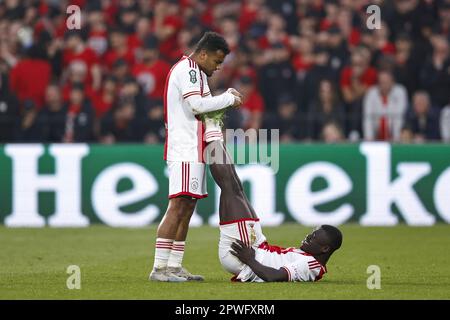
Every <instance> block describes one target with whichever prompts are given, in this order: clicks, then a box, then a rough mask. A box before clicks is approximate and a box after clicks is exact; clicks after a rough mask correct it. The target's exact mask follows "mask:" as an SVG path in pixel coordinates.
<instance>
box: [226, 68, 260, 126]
mask: <svg viewBox="0 0 450 320" xmlns="http://www.w3.org/2000/svg"><path fill="white" fill-rule="evenodd" d="M233 87H236V89H237V90H238V91H239V92H240V93H241V94H242V95H243V96H244V99H243V101H242V106H241V107H240V108H239V109H235V110H230V111H229V112H228V113H227V118H228V119H227V120H229V121H227V123H228V125H227V128H229V129H239V128H241V129H244V130H247V129H255V130H258V129H260V128H261V126H262V121H263V113H264V101H263V98H262V97H261V95H260V94H259V92H258V90H257V89H256V85H255V83H254V80H253V79H252V78H251V77H250V76H242V77H241V78H240V79H239V81H237V83H236V85H235V86H233Z"/></svg>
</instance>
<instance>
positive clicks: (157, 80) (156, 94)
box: [132, 37, 170, 101]
mask: <svg viewBox="0 0 450 320" xmlns="http://www.w3.org/2000/svg"><path fill="white" fill-rule="evenodd" d="M169 70H170V65H169V64H168V63H167V62H165V61H164V60H161V59H159V53H158V39H157V38H156V37H149V38H147V39H145V42H144V46H143V51H142V63H138V64H136V65H135V66H134V68H133V70H132V74H133V76H134V77H136V79H137V81H138V82H139V84H140V85H141V86H142V87H143V89H144V93H145V94H146V95H147V96H148V97H150V99H155V100H159V101H162V99H163V98H164V85H165V82H166V77H167V74H168V73H169Z"/></svg>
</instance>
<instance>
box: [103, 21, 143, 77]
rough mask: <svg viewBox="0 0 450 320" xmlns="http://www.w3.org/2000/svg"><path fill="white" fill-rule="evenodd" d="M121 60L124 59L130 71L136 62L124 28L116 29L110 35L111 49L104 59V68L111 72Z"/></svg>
mask: <svg viewBox="0 0 450 320" xmlns="http://www.w3.org/2000/svg"><path fill="white" fill-rule="evenodd" d="M119 59H123V60H124V61H125V63H126V64H127V66H128V68H130V69H131V68H133V66H134V64H135V62H136V57H135V55H134V52H133V50H132V48H131V47H130V46H129V44H128V37H127V34H126V33H125V31H124V30H123V29H122V28H120V27H115V28H113V29H112V30H111V31H110V33H109V48H108V50H107V51H106V53H105V55H104V57H103V59H102V61H103V66H104V68H105V69H106V70H111V68H112V67H113V66H114V65H115V63H116V62H117V61H118V60H119Z"/></svg>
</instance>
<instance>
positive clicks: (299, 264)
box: [237, 242, 327, 282]
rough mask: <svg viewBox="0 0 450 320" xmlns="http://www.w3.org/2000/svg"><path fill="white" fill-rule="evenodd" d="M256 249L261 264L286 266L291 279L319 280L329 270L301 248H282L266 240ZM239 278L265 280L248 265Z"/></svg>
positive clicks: (277, 266) (276, 266)
mask: <svg viewBox="0 0 450 320" xmlns="http://www.w3.org/2000/svg"><path fill="white" fill-rule="evenodd" d="M255 251H256V252H255V258H256V260H257V261H259V262H260V263H261V264H263V265H265V266H268V267H271V268H274V269H279V268H284V269H285V270H286V271H287V274H288V280H289V281H317V280H320V279H321V278H322V276H323V274H324V273H326V272H327V269H326V267H325V266H322V265H321V264H320V263H319V262H318V261H317V260H316V259H315V258H314V257H313V256H312V255H310V254H309V253H306V252H304V251H303V250H301V249H299V248H294V247H291V248H281V247H278V246H271V245H269V244H267V242H264V243H262V244H261V245H260V246H259V247H258V248H257V249H256V250H255ZM237 280H240V281H243V282H244V281H251V282H264V280H262V279H261V278H259V277H258V276H257V275H256V274H255V273H254V272H253V271H252V269H251V268H250V267H249V266H247V265H246V266H245V267H244V269H242V271H241V272H240V273H239V275H238V276H237Z"/></svg>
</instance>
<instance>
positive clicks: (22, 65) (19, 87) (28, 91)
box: [9, 44, 52, 110]
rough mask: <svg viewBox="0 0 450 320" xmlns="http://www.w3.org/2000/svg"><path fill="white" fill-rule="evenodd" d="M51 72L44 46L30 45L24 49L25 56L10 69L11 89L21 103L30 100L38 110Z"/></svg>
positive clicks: (42, 102) (42, 101)
mask: <svg viewBox="0 0 450 320" xmlns="http://www.w3.org/2000/svg"><path fill="white" fill-rule="evenodd" d="M51 72H52V71H51V66H50V64H49V63H48V61H47V60H46V53H45V50H44V48H42V47H41V46H39V45H37V44H35V45H32V46H31V47H30V48H29V49H28V50H27V51H26V54H25V57H24V58H23V59H21V60H20V61H19V62H18V63H17V64H16V65H15V66H14V67H13V68H12V69H11V72H10V75H9V76H10V79H9V84H10V88H11V91H12V92H13V93H14V94H15V95H16V96H17V97H18V99H19V101H20V102H21V103H23V102H24V101H25V100H31V101H33V102H34V105H35V107H36V108H37V109H38V110H39V109H40V108H41V107H42V105H43V104H44V95H45V88H46V87H47V85H48V83H49V82H50V77H51ZM36 79H39V81H36Z"/></svg>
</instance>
